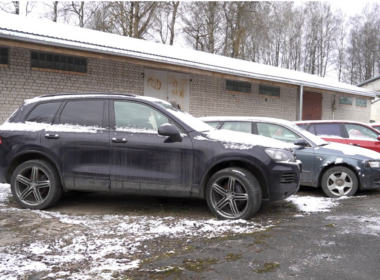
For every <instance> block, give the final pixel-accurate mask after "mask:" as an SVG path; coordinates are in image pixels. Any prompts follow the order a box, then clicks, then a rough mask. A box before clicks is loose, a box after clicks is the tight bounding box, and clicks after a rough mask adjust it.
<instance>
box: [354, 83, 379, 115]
mask: <svg viewBox="0 0 380 280" xmlns="http://www.w3.org/2000/svg"><path fill="white" fill-rule="evenodd" d="M357 86H358V87H362V88H366V89H370V90H374V91H376V92H377V98H376V100H373V101H372V102H371V122H380V99H379V96H380V76H376V77H374V78H371V79H368V80H365V81H364V82H361V83H360V84H358V85H357Z"/></svg>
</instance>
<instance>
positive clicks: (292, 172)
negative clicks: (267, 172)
mask: <svg viewBox="0 0 380 280" xmlns="http://www.w3.org/2000/svg"><path fill="white" fill-rule="evenodd" d="M301 171H302V164H301V162H300V161H299V160H298V161H297V162H296V163H276V164H275V165H274V166H273V168H272V174H273V176H272V178H271V179H272V180H271V185H270V186H269V200H270V201H276V200H283V199H286V198H288V197H289V196H291V195H292V194H294V193H296V192H297V191H298V189H299V187H300V173H301Z"/></svg>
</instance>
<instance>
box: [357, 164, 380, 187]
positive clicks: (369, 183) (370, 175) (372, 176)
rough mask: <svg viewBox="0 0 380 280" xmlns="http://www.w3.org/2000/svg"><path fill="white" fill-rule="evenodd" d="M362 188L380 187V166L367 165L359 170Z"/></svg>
mask: <svg viewBox="0 0 380 280" xmlns="http://www.w3.org/2000/svg"><path fill="white" fill-rule="evenodd" d="M358 175H359V180H360V189H361V190H369V189H379V188H380V168H371V167H369V166H366V167H364V168H362V169H361V172H359V174H358Z"/></svg>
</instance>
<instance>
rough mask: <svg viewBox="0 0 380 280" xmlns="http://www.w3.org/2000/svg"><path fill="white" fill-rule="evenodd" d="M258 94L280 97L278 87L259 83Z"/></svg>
mask: <svg viewBox="0 0 380 280" xmlns="http://www.w3.org/2000/svg"><path fill="white" fill-rule="evenodd" d="M259 94H260V95H267V96H274V97H280V87H272V86H264V85H259Z"/></svg>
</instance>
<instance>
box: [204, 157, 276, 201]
mask: <svg viewBox="0 0 380 280" xmlns="http://www.w3.org/2000/svg"><path fill="white" fill-rule="evenodd" d="M228 167H240V168H243V169H245V170H247V171H248V172H250V173H251V174H252V175H253V176H255V177H256V179H257V181H259V184H260V187H261V192H262V197H263V198H264V199H266V198H268V197H269V193H268V182H267V180H266V178H265V176H264V171H263V170H262V169H261V168H260V167H259V166H258V165H256V164H255V163H253V162H250V161H244V160H238V159H229V160H224V161H221V162H217V163H215V164H214V165H213V166H212V167H210V168H209V169H208V170H207V171H206V172H205V174H204V175H203V177H202V180H201V197H202V198H205V197H206V187H207V183H208V181H209V180H210V178H211V176H212V175H214V174H215V173H216V172H218V171H219V170H222V169H225V168H228Z"/></svg>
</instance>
